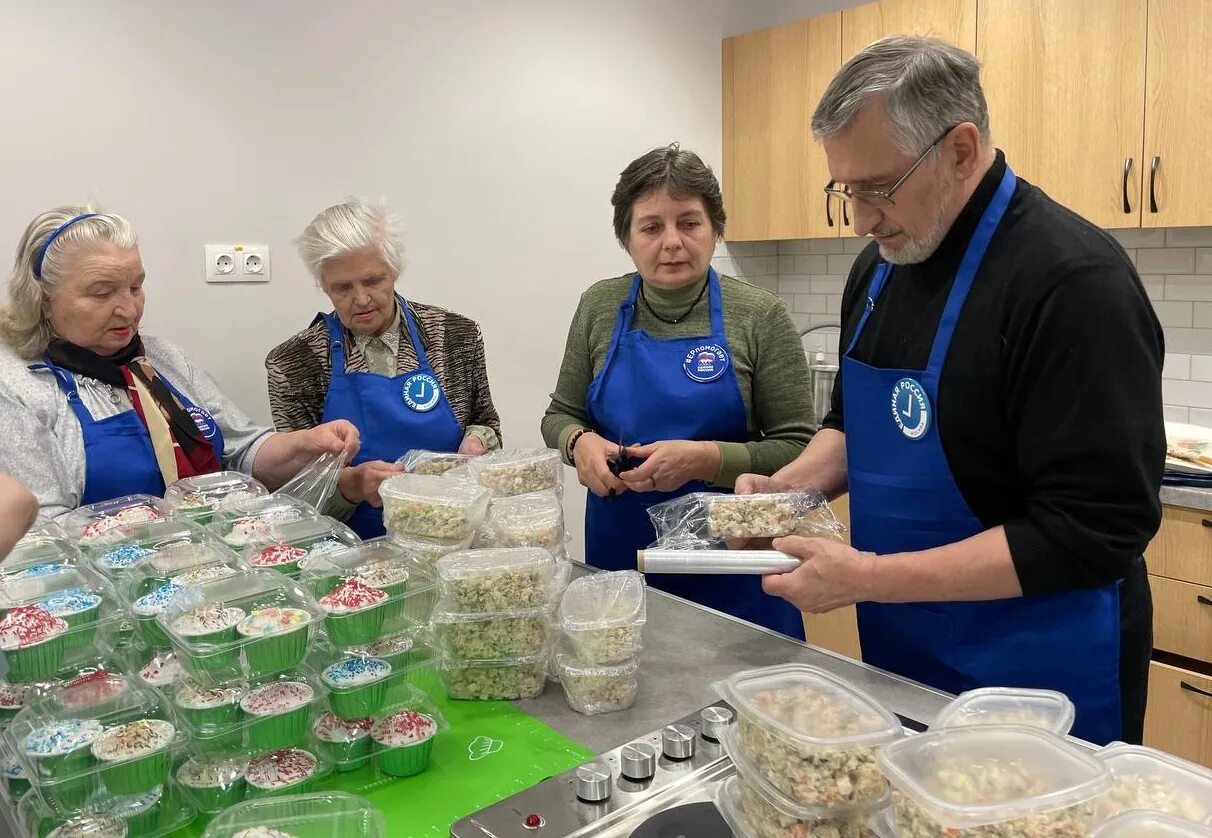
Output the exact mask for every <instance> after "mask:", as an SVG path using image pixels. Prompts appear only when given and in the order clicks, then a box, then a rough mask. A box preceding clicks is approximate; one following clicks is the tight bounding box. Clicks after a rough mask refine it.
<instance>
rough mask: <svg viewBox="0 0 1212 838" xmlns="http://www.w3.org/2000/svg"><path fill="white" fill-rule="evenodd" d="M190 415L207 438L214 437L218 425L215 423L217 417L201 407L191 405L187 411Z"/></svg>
mask: <svg viewBox="0 0 1212 838" xmlns="http://www.w3.org/2000/svg"><path fill="white" fill-rule="evenodd" d="M186 412H187V413H189V415H190V417H191V418H192V419H193V420H194V424H195V425H197V426H198V431H199V432H200V433H201V434H202V436H204V437H205V438H206V439H214V438H215V431H216V430H217V429H218V426H217V425H216V424H215V417H213V416H211V415H210V413H208V412H207V411H205V410H203V409H202V408H200V407H191V408H189V409H188V410H187V411H186Z"/></svg>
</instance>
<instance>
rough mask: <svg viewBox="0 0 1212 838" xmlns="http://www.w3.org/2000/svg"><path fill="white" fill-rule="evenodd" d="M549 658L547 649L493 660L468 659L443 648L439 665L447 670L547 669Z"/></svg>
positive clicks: (439, 657)
mask: <svg viewBox="0 0 1212 838" xmlns="http://www.w3.org/2000/svg"><path fill="white" fill-rule="evenodd" d="M547 660H548V656H547V650H543V651H541V652H535V653H534V654H530V655H516V656H513V657H507V658H493V659H491V660H468V659H465V658H460V657H458V656H456V655H451V654H448V653H447V652H446V651H445V650H442V652H441V653H440V654H439V656H438V666H439V667H440V668H441V669H443V670H445V671H447V672H449V671H451V670H458V669H505V668H510V669H512V668H517V669H540V670H545V669H546V668H547Z"/></svg>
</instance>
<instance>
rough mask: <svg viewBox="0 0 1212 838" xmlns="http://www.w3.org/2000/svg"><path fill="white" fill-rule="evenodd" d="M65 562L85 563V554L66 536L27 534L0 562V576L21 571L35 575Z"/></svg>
mask: <svg viewBox="0 0 1212 838" xmlns="http://www.w3.org/2000/svg"><path fill="white" fill-rule="evenodd" d="M27 539H28V540H27ZM65 564H69V565H80V564H84V559H83V555H82V554H81V553H80V551H79V550H77V549H76V548H75V546H73V545H72V544H70V543H68V541H67V539H66V538H36V539H30V538H29V536H26V537H25V538H23V539H21V541H19V542H17V544H16V546H14V547H13V549H12V550H11V551H10V552H9V554H8V555H7V556H5V557H4V562H3V564H0V578H3V577H8V576H15V575H17V574H19V573H24V574H26V575H27V576H33V575H37V574H38V573H40V572H47V571H46V569H47V568H51V567H56V566H58V565H65ZM39 568H41V569H42V570H39Z"/></svg>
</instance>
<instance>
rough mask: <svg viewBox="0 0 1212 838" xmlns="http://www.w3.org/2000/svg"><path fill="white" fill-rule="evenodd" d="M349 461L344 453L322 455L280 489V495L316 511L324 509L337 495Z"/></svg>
mask: <svg viewBox="0 0 1212 838" xmlns="http://www.w3.org/2000/svg"><path fill="white" fill-rule="evenodd" d="M347 459H348V456H347V455H346V454H345V453H344V452H342V453H340V454H327V453H326V454H321V455H320V456H318V457H316V459H315V460H313V461H312V462H311V464H309V465H308V466H307V467H306V468H304V469H303V470H302V471H300V472H299V473H298V474H296V475H295V476H294V477H292V478H291V479H290V480H288V481H287V482H286V484H285V485H283V486H282V487H281V488H280V489H278V494H281V495H286V496H287V497H292V498H294V499H295V500H298V501H302V502H303V503H306V504H308V505H309V506H313V507H315V508H316V509H324V507H326V506H327V505H328V502H329V501H330V500H332V496H333V495H334V494H336V491H337V481H338V480H340V478H341V469H343V468H345V462H346V460H347Z"/></svg>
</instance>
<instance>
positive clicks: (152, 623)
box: [138, 617, 173, 649]
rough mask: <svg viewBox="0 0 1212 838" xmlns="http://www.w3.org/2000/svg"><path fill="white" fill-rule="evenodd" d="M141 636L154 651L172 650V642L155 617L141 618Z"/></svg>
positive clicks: (139, 619)
mask: <svg viewBox="0 0 1212 838" xmlns="http://www.w3.org/2000/svg"><path fill="white" fill-rule="evenodd" d="M138 621H139V636H140V637H142V638H143V639H144V640H146V641H147V645H148V646H150V647H151V648H152V649H171V648H172V645H173V644H172V641H170V640H169V638H168V635H167V634H166V633H165V631H164V629H162V628H161V627H160V624H159V623H158V622H156V618H155V617H139V618H138Z"/></svg>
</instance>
